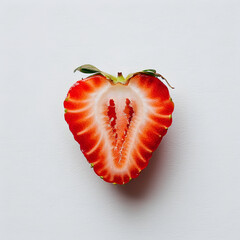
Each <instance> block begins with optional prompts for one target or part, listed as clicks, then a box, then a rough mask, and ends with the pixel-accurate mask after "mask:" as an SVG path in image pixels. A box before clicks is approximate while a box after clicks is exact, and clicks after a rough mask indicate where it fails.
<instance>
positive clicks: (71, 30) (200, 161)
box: [0, 0, 240, 240]
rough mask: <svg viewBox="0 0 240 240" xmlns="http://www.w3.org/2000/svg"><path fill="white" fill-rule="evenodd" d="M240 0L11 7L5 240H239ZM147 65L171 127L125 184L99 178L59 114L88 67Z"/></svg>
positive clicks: (3, 156) (2, 166) (6, 44)
mask: <svg viewBox="0 0 240 240" xmlns="http://www.w3.org/2000/svg"><path fill="white" fill-rule="evenodd" d="M239 11H240V4H239V1H234V0H216V1H214V0H212V1H209V0H208V1H204V0H202V1H200V0H198V1H192V0H185V1H177V0H168V1H157V0H156V1H154V0H147V1H146V0H141V1H140V0H138V1H137V0H121V1H113V0H100V1H97V0H96V1H93V0H92V1H87V0H85V1H81V0H78V1H77V0H76V1H61V0H60V1H56V0H55V1H46V2H44V1H38V2H34V1H30V0H29V1H27V0H21V1H5V2H3V1H1V7H0V27H1V28H0V29H1V30H0V31H1V32H0V34H1V36H0V42H1V44H0V66H1V68H0V79H1V85H0V86H1V87H0V99H1V103H0V104H1V117H0V134H1V135H0V136H1V138H0V194H1V196H0V197H1V198H0V239H2V240H50V239H51V240H52V239H57V240H68V239H71V240H79V239H84V240H89V239H98V240H102V239H107V240H108V239H116V240H118V239H131V240H135V239H139V240H140V239H164V240H203V239H204V240H215V239H216V240H226V239H228V240H239V239H240V230H239V224H240V187H239V183H240V152H239V148H240V130H239V117H240V110H239V94H240V80H239V78H240V68H239V67H240V58H239V54H240V47H239V43H240V31H239V28H240V26H239V22H240V15H239ZM85 63H91V64H94V65H96V66H97V67H99V68H100V69H102V70H104V71H106V72H109V73H112V74H116V73H117V71H122V72H123V73H124V75H126V74H128V73H130V72H135V71H139V70H142V69H146V68H155V69H157V71H158V72H160V73H162V74H163V75H164V76H165V77H166V78H167V79H168V80H169V81H170V83H171V84H172V85H173V86H174V87H175V90H170V94H171V96H172V98H173V100H174V102H175V111H174V114H173V125H172V127H171V128H170V129H169V131H168V134H167V135H166V137H165V138H164V140H163V142H162V143H161V145H160V147H159V148H158V150H157V151H156V152H155V153H154V156H153V158H152V160H151V162H150V164H149V166H148V168H147V169H146V170H144V171H143V172H142V174H141V175H140V177H139V178H138V179H136V180H135V181H132V182H131V183H130V184H128V185H126V186H115V185H112V184H108V183H105V182H104V181H102V180H101V179H100V178H99V177H97V176H96V175H95V174H94V173H93V171H92V169H90V167H89V164H88V163H87V161H86V160H85V159H84V157H83V155H82V153H81V152H80V150H79V146H78V144H77V143H76V142H75V141H74V139H73V137H72V134H71V133H70V131H69V129H68V126H67V124H66V123H65V121H64V117H63V112H64V111H63V100H64V98H65V97H66V94H67V91H68V89H69V88H70V86H71V85H72V84H73V83H74V82H75V81H77V80H78V79H80V78H81V77H85V76H84V75H82V74H80V73H76V74H73V69H74V68H75V67H78V66H79V65H82V64H85Z"/></svg>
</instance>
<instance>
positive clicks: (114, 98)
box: [64, 73, 174, 184]
mask: <svg viewBox="0 0 240 240" xmlns="http://www.w3.org/2000/svg"><path fill="white" fill-rule="evenodd" d="M64 108H65V120H66V122H67V123H68V125H69V129H70V131H71V132H72V134H73V136H74V138H75V140H76V141H77V142H78V143H79V144H80V148H81V151H82V152H83V154H84V156H85V157H86V159H87V160H88V162H89V163H91V165H92V167H93V169H94V171H95V173H96V174H97V175H98V176H100V177H101V178H102V179H103V180H105V181H106V182H110V183H114V184H125V183H127V182H129V181H130V180H131V179H133V178H136V177H138V176H139V174H140V172H141V171H142V170H143V169H144V168H145V167H146V166H147V165H148V162H149V160H150V158H151V156H152V153H153V152H154V151H155V150H156V148H157V147H158V145H159V144H160V142H161V140H162V138H163V136H164V135H165V134H166V133H167V130H168V128H169V127H170V125H171V124H172V112H173V109H174V104H173V102H172V99H171V98H170V95H169V91H168V88H167V87H166V86H165V85H164V84H163V83H162V81H160V80H159V79H158V78H157V77H155V76H151V75H148V74H144V73H138V74H135V75H133V76H132V77H131V78H130V79H129V80H128V82H127V83H125V84H122V83H116V84H114V83H113V82H112V81H110V80H109V79H108V78H107V77H105V76H103V75H101V74H97V75H94V76H91V77H88V78H85V79H83V80H80V81H78V82H77V83H75V84H74V85H73V86H72V87H71V88H70V90H69V92H68V94H67V98H66V99H65V101H64Z"/></svg>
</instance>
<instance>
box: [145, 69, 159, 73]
mask: <svg viewBox="0 0 240 240" xmlns="http://www.w3.org/2000/svg"><path fill="white" fill-rule="evenodd" d="M142 72H152V73H156V70H155V69H146V70H143V71H142Z"/></svg>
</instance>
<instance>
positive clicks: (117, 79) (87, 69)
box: [74, 64, 174, 89]
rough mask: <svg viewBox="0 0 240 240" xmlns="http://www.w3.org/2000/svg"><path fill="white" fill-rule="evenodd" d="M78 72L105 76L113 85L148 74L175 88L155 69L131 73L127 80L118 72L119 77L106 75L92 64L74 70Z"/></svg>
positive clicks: (125, 82)
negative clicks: (138, 75)
mask: <svg viewBox="0 0 240 240" xmlns="http://www.w3.org/2000/svg"><path fill="white" fill-rule="evenodd" d="M76 71H79V72H82V73H86V74H92V75H90V76H94V75H98V74H100V75H103V76H105V77H106V78H107V79H108V80H110V82H111V83H113V84H117V83H121V84H127V83H128V82H129V80H130V79H131V78H132V77H134V76H135V75H137V74H146V75H150V76H154V77H157V78H158V77H160V78H161V79H163V80H164V81H165V82H166V83H167V85H168V86H169V87H170V88H172V89H174V87H172V86H171V85H170V83H169V82H168V81H167V79H166V78H165V77H163V76H162V75H161V74H159V73H157V72H156V70H155V69H145V70H142V71H139V72H136V73H130V74H128V75H127V77H126V78H124V76H123V75H122V73H121V72H118V75H117V77H115V76H113V75H111V74H109V73H106V72H103V71H101V70H100V69H98V68H97V67H95V66H93V65H91V64H84V65H82V66H80V67H78V68H76V69H75V70H74V72H76Z"/></svg>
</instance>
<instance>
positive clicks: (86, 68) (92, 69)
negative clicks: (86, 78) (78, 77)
mask: <svg viewBox="0 0 240 240" xmlns="http://www.w3.org/2000/svg"><path fill="white" fill-rule="evenodd" d="M76 71H79V72H82V73H101V70H99V69H98V68H96V67H94V66H93V65H91V64H85V65H82V66H80V67H78V68H76V69H75V70H74V72H76Z"/></svg>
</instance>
